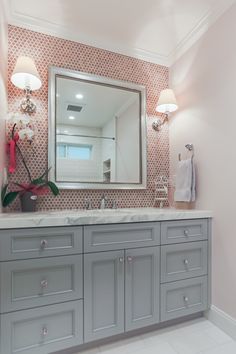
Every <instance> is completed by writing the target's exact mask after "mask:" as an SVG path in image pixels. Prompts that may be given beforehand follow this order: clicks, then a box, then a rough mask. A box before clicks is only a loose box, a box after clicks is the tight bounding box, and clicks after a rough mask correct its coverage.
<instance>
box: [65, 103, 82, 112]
mask: <svg viewBox="0 0 236 354" xmlns="http://www.w3.org/2000/svg"><path fill="white" fill-rule="evenodd" d="M82 108H83V107H82V106H76V105H73V104H68V106H67V111H70V112H81V111H82Z"/></svg>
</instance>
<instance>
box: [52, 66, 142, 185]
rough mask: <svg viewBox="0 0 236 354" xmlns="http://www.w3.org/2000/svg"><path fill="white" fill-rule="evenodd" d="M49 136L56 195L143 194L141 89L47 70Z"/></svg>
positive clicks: (97, 77)
mask: <svg viewBox="0 0 236 354" xmlns="http://www.w3.org/2000/svg"><path fill="white" fill-rule="evenodd" d="M48 131H49V136H48V164H49V167H51V169H50V179H51V180H53V181H54V182H55V183H56V184H57V185H58V187H59V188H60V189H145V188H146V94H145V87H144V86H141V85H137V84H133V83H130V82H123V81H117V80H112V79H110V78H106V77H101V76H96V75H92V74H86V73H83V72H78V71H71V70H67V69H62V68H56V67H51V68H50V70H49V129H48Z"/></svg>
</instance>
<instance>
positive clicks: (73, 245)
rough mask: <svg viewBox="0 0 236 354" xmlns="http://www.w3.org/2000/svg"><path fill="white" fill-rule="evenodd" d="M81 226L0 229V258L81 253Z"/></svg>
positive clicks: (3, 259) (9, 258) (11, 258)
mask: <svg viewBox="0 0 236 354" xmlns="http://www.w3.org/2000/svg"><path fill="white" fill-rule="evenodd" d="M82 238H83V228H82V227H70V226H68V227H56V228H35V229H22V230H2V231H0V260H1V261H6V260H15V259H27V258H38V257H49V256H64V255H69V254H77V253H82V249H83V247H82Z"/></svg>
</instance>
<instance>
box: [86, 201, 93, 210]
mask: <svg viewBox="0 0 236 354" xmlns="http://www.w3.org/2000/svg"><path fill="white" fill-rule="evenodd" d="M84 202H85V209H86V210H91V209H92V202H91V200H90V199H89V198H85V200H84Z"/></svg>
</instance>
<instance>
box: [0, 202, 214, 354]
mask: <svg viewBox="0 0 236 354" xmlns="http://www.w3.org/2000/svg"><path fill="white" fill-rule="evenodd" d="M211 217H212V214H211V212H208V211H180V210H179V211H177V210H158V209H145V208H144V209H121V210H115V211H112V210H107V211H106V210H105V211H61V212H60V211H59V212H51V213H50V212H49V213H34V214H26V215H22V214H10V215H4V214H3V215H1V216H0V228H1V230H0V261H1V262H0V292H1V294H0V312H1V354H12V353H20V354H48V353H53V352H56V351H59V350H63V349H66V348H70V347H76V346H79V345H82V344H85V343H90V342H92V341H97V340H100V339H102V338H108V337H111V336H115V335H118V334H122V333H125V332H129V331H133V330H136V329H141V328H144V327H145V328H146V327H147V326H153V325H158V324H160V323H164V322H167V321H170V320H173V319H178V318H182V317H185V316H187V315H192V314H194V313H201V312H203V311H205V310H207V309H208V307H209V305H210V261H211V257H210V250H211V244H210V242H211ZM170 323H171V322H170ZM77 351H78V348H77ZM75 352H76V350H75Z"/></svg>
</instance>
